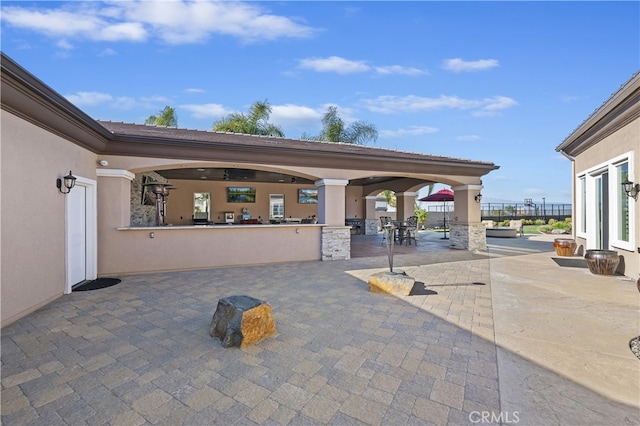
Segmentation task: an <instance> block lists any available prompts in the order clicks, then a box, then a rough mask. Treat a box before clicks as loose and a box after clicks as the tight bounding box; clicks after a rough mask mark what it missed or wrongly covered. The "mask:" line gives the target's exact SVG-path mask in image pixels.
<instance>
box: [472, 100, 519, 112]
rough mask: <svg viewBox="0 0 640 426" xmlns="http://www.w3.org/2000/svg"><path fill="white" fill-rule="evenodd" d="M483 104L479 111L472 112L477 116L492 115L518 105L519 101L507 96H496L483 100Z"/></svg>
mask: <svg viewBox="0 0 640 426" xmlns="http://www.w3.org/2000/svg"><path fill="white" fill-rule="evenodd" d="M482 103H483V106H482V108H480V109H479V110H478V111H474V112H473V113H472V115H473V116H475V117H492V116H494V115H497V114H498V113H499V112H500V111H502V110H504V109H507V108H511V107H514V106H516V105H518V102H516V101H515V100H513V99H511V98H507V97H506V96H494V97H492V98H486V99H484V100H483V101H482Z"/></svg>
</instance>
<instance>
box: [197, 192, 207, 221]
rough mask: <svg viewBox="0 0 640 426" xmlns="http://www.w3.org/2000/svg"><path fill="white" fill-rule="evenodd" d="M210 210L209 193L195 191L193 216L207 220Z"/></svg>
mask: <svg viewBox="0 0 640 426" xmlns="http://www.w3.org/2000/svg"><path fill="white" fill-rule="evenodd" d="M210 212H211V194H210V193H208V192H196V193H194V194H193V218H194V219H206V220H209V219H210V218H209V214H210Z"/></svg>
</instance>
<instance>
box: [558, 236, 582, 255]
mask: <svg viewBox="0 0 640 426" xmlns="http://www.w3.org/2000/svg"><path fill="white" fill-rule="evenodd" d="M577 247H578V245H577V244H576V241H575V240H574V239H571V238H556V239H554V240H553V248H554V249H555V250H556V254H557V255H558V256H567V257H571V256H573V253H574V252H575V251H576V248H577Z"/></svg>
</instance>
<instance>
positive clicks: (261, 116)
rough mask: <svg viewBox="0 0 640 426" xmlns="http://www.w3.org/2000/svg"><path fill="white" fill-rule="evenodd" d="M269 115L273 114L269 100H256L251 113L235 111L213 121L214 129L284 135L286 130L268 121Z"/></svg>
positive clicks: (248, 133)
mask: <svg viewBox="0 0 640 426" xmlns="http://www.w3.org/2000/svg"><path fill="white" fill-rule="evenodd" d="M269 115H271V105H269V102H268V101H267V100H265V101H263V102H260V101H258V102H254V103H253V104H252V105H251V107H250V108H249V114H247V115H245V114H243V113H239V112H233V113H231V114H229V115H227V116H226V117H223V118H221V119H220V120H218V121H216V122H215V123H213V130H214V131H217V132H231V133H244V134H247V135H262V136H278V137H284V132H283V131H282V129H281V128H280V126H276V125H275V124H271V123H269V122H268V120H269Z"/></svg>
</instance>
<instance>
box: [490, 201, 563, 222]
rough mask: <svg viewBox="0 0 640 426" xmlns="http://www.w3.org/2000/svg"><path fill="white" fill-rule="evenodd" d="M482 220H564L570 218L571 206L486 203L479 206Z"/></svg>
mask: <svg viewBox="0 0 640 426" xmlns="http://www.w3.org/2000/svg"><path fill="white" fill-rule="evenodd" d="M480 216H482V220H495V221H503V220H510V219H531V220H536V219H542V220H544V221H545V222H546V221H548V220H549V219H555V220H565V218H567V217H571V204H545V205H536V204H518V203H513V204H509V203H486V204H481V205H480Z"/></svg>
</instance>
